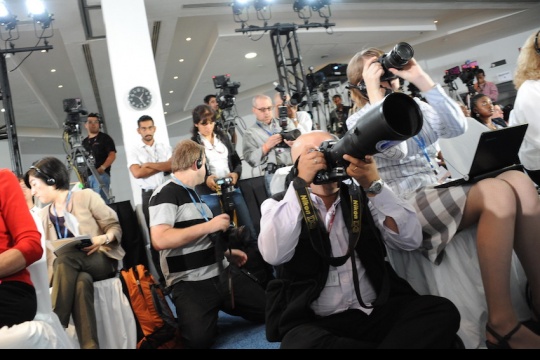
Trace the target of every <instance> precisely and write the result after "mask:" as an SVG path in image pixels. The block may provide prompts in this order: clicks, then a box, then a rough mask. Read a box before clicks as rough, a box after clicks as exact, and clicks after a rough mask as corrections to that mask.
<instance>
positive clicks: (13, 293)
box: [0, 281, 37, 328]
mask: <svg viewBox="0 0 540 360" xmlns="http://www.w3.org/2000/svg"><path fill="white" fill-rule="evenodd" d="M36 312H37V298H36V289H35V288H34V287H33V286H32V285H28V284H27V283H24V282H22V281H3V282H0V328H1V327H4V326H13V325H17V324H21V323H23V322H25V321H30V320H33V319H34V317H35V316H36Z"/></svg>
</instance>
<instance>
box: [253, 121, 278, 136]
mask: <svg viewBox="0 0 540 360" xmlns="http://www.w3.org/2000/svg"><path fill="white" fill-rule="evenodd" d="M257 125H258V126H259V127H260V128H261V129H262V130H263V131H264V132H265V133H267V134H268V136H272V135H274V133H271V132H270V131H268V130H266V129H265V128H263V127H262V125H261V123H260V122H258V121H257Z"/></svg>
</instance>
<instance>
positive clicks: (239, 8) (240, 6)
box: [232, 0, 249, 15]
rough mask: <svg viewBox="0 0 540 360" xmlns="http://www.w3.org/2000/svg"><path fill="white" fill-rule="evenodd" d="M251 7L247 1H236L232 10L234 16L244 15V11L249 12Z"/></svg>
mask: <svg viewBox="0 0 540 360" xmlns="http://www.w3.org/2000/svg"><path fill="white" fill-rule="evenodd" d="M248 7H249V2H248V1H247V0H235V1H234V2H233V3H232V9H233V14H234V15H242V13H243V12H244V9H246V10H247V8H248Z"/></svg>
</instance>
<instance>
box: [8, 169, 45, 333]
mask: <svg viewBox="0 0 540 360" xmlns="http://www.w3.org/2000/svg"><path fill="white" fill-rule="evenodd" d="M0 184H1V186H0V328H2V327H4V326H9V327H11V326H13V325H17V324H21V323H23V322H25V321H30V320H33V319H34V317H35V316H36V310H37V297H36V289H35V288H34V285H33V284H32V279H31V277H30V272H29V271H28V266H30V265H31V264H33V263H34V262H36V261H38V260H39V259H40V258H41V256H42V254H43V248H42V247H41V242H40V234H39V231H38V229H37V228H36V224H35V223H34V221H32V215H30V211H29V210H28V207H27V205H26V201H25V199H24V196H23V193H22V191H21V190H20V188H19V185H18V184H17V177H16V176H15V174H13V173H12V172H11V171H10V170H9V169H0Z"/></svg>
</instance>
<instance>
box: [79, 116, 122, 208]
mask: <svg viewBox="0 0 540 360" xmlns="http://www.w3.org/2000/svg"><path fill="white" fill-rule="evenodd" d="M84 127H85V128H86V131H88V136H87V137H85V138H84V139H83V141H82V145H83V147H84V148H85V150H86V151H87V152H88V153H89V154H91V155H92V156H93V157H94V161H95V163H94V167H95V168H96V171H97V172H98V174H99V176H100V178H99V180H98V179H96V177H95V176H94V175H93V174H92V171H91V170H90V169H88V174H87V176H88V184H89V186H90V187H91V188H92V189H93V190H94V191H95V192H97V193H98V194H100V195H101V197H102V198H103V200H105V202H106V203H107V204H110V203H111V196H110V188H111V165H112V163H113V162H114V160H116V146H115V145H114V140H113V139H112V137H110V136H109V135H107V134H105V133H104V132H102V131H101V120H100V116H99V114H96V113H90V114H88V116H87V118H86V123H85V124H84ZM100 181H101V184H100Z"/></svg>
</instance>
